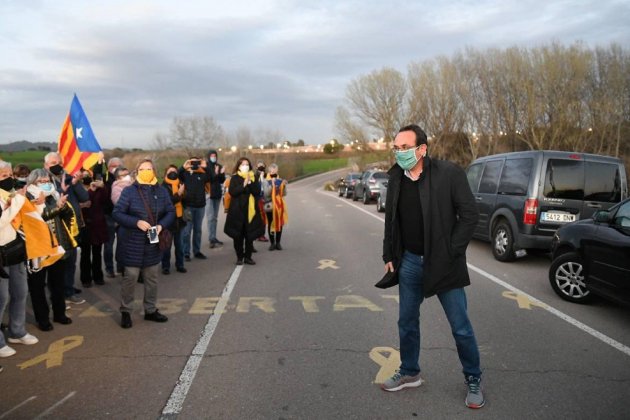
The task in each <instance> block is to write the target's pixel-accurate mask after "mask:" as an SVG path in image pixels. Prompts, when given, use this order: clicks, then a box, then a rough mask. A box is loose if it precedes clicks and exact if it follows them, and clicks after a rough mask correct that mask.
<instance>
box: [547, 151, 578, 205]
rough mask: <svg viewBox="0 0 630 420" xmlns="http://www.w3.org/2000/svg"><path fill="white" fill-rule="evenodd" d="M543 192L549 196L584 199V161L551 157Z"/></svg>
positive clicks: (548, 162)
mask: <svg viewBox="0 0 630 420" xmlns="http://www.w3.org/2000/svg"><path fill="white" fill-rule="evenodd" d="M543 194H544V196H545V197H547V198H563V199H565V200H583V199H584V161H582V160H569V159H549V160H548V161H547V171H546V173H545V188H544V191H543Z"/></svg>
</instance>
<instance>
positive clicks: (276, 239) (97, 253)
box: [0, 150, 287, 370]
mask: <svg viewBox="0 0 630 420" xmlns="http://www.w3.org/2000/svg"><path fill="white" fill-rule="evenodd" d="M162 179H163V180H162V182H159V180H158V174H157V170H156V168H155V166H154V163H153V162H152V161H151V160H150V159H143V160H141V161H140V162H139V163H138V164H137V165H136V167H135V168H134V169H129V168H127V167H125V165H124V162H123V160H122V159H121V158H118V157H112V158H110V159H109V160H108V161H107V163H106V164H105V162H104V161H103V160H102V161H101V162H99V163H97V164H96V165H94V166H93V167H92V168H90V169H82V170H80V171H77V172H76V173H73V174H69V173H66V171H65V170H64V166H63V160H62V157H61V155H60V154H59V153H56V152H51V153H48V154H47V155H46V156H45V157H44V162H43V165H42V167H41V168H29V167H27V166H26V165H23V164H19V165H15V167H12V165H11V163H9V162H5V161H2V160H0V320H4V319H5V316H4V313H5V309H6V308H7V307H8V314H7V315H8V316H7V317H6V319H8V322H7V323H6V324H4V323H3V324H2V327H3V328H2V329H3V330H4V331H3V332H2V333H0V358H4V357H9V356H12V355H14V354H15V353H16V350H15V349H14V348H13V347H11V346H10V345H9V344H22V345H33V344H36V343H38V341H39V340H38V339H37V337H36V336H35V335H33V334H30V333H29V332H27V330H26V327H27V324H26V311H27V308H26V307H27V298H28V296H29V295H30V298H31V306H32V310H33V314H34V318H35V322H36V325H37V327H38V328H39V330H41V331H50V330H52V329H53V328H54V325H53V323H57V324H61V325H68V324H71V323H72V318H70V317H69V316H68V314H67V313H66V310H68V309H69V308H70V306H69V305H81V304H83V303H85V299H83V298H82V297H81V293H82V291H83V289H86V288H90V287H93V285H96V286H102V285H104V284H106V281H105V279H106V278H109V279H113V278H115V277H116V276H117V275H119V276H120V279H121V280H120V302H121V303H120V313H121V318H120V325H121V327H122V328H131V327H132V325H133V321H132V316H131V315H132V312H133V310H132V306H133V305H132V304H133V301H134V292H135V285H136V283H142V284H143V287H144V299H143V306H144V319H145V320H148V321H155V322H166V321H168V318H167V317H166V316H165V315H164V314H162V313H160V312H159V310H158V308H157V307H156V303H157V291H158V277H159V273H160V272H161V274H162V275H170V274H171V257H172V256H173V254H174V257H175V270H176V271H177V272H178V273H186V272H187V269H186V267H185V262H187V261H191V259H192V258H195V259H200V260H204V259H206V258H207V257H206V255H205V254H204V253H203V252H202V251H201V244H202V224H203V219H204V217H205V218H206V220H207V235H208V236H207V238H208V245H209V247H210V248H216V247H220V246H222V245H223V242H221V241H220V240H219V239H218V238H217V223H218V215H219V209H220V207H221V202H222V201H223V205H224V210H225V212H226V221H225V228H224V233H225V234H226V235H228V236H229V237H230V238H232V239H233V241H234V249H235V252H236V264H237V265H242V264H244V263H245V264H255V262H254V260H253V259H252V253H253V252H256V249H255V248H254V245H253V243H254V240H256V239H258V240H261V241H266V242H270V246H269V250H281V249H282V246H281V245H280V239H281V235H282V228H283V226H284V225H285V224H286V222H287V211H286V202H285V199H284V196H285V195H286V185H287V183H286V181H285V180H283V179H282V178H279V177H278V167H277V165H275V164H271V165H270V166H269V169H268V170H267V168H266V166H265V164H264V163H263V162H258V163H257V166H256V167H255V168H254V167H253V166H252V164H251V162H250V160H249V159H247V158H240V159H239V160H238V162H237V164H236V166H235V168H234V170H233V171H232V173H231V174H230V173H228V174H226V169H225V167H224V166H223V165H221V164H220V163H219V162H218V154H217V151H216V150H210V151H209V152H208V154H207V155H206V156H205V157H204V158H202V157H199V156H192V157H191V158H189V159H188V160H186V161H185V162H184V163H183V165H181V166H180V167H178V166H177V165H173V164H172V165H168V167H167V168H166V169H165V171H164V173H163V174H162ZM266 230H268V235H269V239H267V238H266V236H265V233H266V232H265V231H266ZM77 261H78V265H79V267H78V268H79V276H78V278H79V280H80V282H81V285H82V286H83V289H81V288H78V287H76V285H75V276H76V271H77ZM46 288H47V289H48V293H47V292H46ZM49 300H50V301H49ZM51 308H52V322H51V319H50V312H51V311H50V309H51ZM5 334H6V340H5ZM7 342H8V343H7ZM0 370H1V367H0Z"/></svg>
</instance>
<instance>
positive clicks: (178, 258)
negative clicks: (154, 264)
mask: <svg viewBox="0 0 630 420" xmlns="http://www.w3.org/2000/svg"><path fill="white" fill-rule="evenodd" d="M172 247H175V267H176V268H184V250H183V249H182V231H181V230H179V231H177V232H175V233H173V244H172ZM172 247H171V248H172ZM171 248H169V249H166V250H164V251H163V252H162V270H164V269H168V270H170V269H171Z"/></svg>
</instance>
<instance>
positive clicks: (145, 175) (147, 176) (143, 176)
mask: <svg viewBox="0 0 630 420" xmlns="http://www.w3.org/2000/svg"><path fill="white" fill-rule="evenodd" d="M136 181H138V183H139V184H145V185H155V184H157V182H158V180H157V178H156V177H155V172H153V170H152V169H141V170H139V171H138V176H136Z"/></svg>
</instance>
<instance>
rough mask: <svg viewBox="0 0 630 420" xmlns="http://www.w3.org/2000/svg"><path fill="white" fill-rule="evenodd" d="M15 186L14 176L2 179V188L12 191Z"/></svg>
mask: <svg viewBox="0 0 630 420" xmlns="http://www.w3.org/2000/svg"><path fill="white" fill-rule="evenodd" d="M14 186H15V180H14V179H13V178H12V177H8V178H5V179H3V180H2V181H0V188H1V189H3V190H5V191H11V190H12V189H13V187H14Z"/></svg>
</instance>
